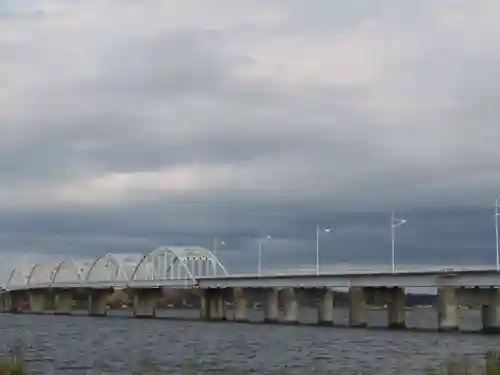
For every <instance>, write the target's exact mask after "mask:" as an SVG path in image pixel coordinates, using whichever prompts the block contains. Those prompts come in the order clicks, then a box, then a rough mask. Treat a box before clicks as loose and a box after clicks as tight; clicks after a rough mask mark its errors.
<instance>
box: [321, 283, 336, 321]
mask: <svg viewBox="0 0 500 375" xmlns="http://www.w3.org/2000/svg"><path fill="white" fill-rule="evenodd" d="M334 305H335V301H334V297H333V290H331V289H324V290H320V302H319V305H318V324H321V325H332V324H333V320H334Z"/></svg>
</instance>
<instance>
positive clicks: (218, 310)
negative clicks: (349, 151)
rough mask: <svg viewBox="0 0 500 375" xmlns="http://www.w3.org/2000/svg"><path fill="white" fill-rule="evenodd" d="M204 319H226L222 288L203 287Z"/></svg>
mask: <svg viewBox="0 0 500 375" xmlns="http://www.w3.org/2000/svg"><path fill="white" fill-rule="evenodd" d="M204 299H205V309H206V317H205V318H206V319H208V320H226V308H225V307H226V304H225V300H224V291H223V290H222V289H205V291H204Z"/></svg>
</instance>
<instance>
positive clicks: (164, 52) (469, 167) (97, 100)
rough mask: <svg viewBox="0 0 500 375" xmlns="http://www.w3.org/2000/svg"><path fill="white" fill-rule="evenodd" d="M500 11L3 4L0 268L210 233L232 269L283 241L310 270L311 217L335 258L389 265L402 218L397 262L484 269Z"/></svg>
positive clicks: (385, 4) (274, 4) (423, 5)
mask: <svg viewBox="0 0 500 375" xmlns="http://www.w3.org/2000/svg"><path fill="white" fill-rule="evenodd" d="M498 14H500V3H499V2H498V1H497V0H481V1H469V0H442V1H439V2H436V1H431V0H427V1H426V0H421V1H413V2H400V1H396V0H383V1H382V0H381V1H377V2H373V1H368V0H367V1H364V0H358V1H355V2H341V1H331V0H324V1H323V0H318V1H315V2H314V3H310V2H304V1H286V2H283V1H258V2H257V1H229V0H224V1H223V0H211V1H199V0H192V1H190V0H186V1H183V2H174V1H166V0H150V1H125V0H121V1H110V0H109V1H106V0H85V1H83V0H81V1H78V0H75V1H55V0H53V1H49V0H47V1H31V0H26V1H21V0H19V1H17V0H16V1H14V0H7V1H6V0H4V1H2V2H0V176H1V181H2V183H1V184H0V212H1V213H0V249H1V251H2V252H4V253H9V254H12V253H13V254H15V255H16V256H15V257H14V256H13V255H8V256H4V258H3V260H2V259H0V263H2V266H1V267H0V270H2V269H6V268H8V267H9V266H10V263H12V262H14V261H13V259H18V258H19V257H21V254H23V253H33V254H38V255H37V256H38V257H42V256H48V255H47V254H50V256H57V257H65V256H78V257H89V256H94V255H96V254H98V253H101V252H103V251H134V252H137V251H139V252H144V251H146V250H147V249H148V247H150V246H155V245H157V244H169V243H178V244H180V243H190V244H200V245H204V246H209V244H210V241H211V240H210V237H211V235H212V234H213V233H215V232H217V233H220V234H221V236H224V237H226V238H227V239H228V240H227V242H228V246H227V247H228V248H227V249H226V250H224V252H223V255H222V256H223V257H225V262H227V263H228V264H231V267H233V269H246V268H249V267H250V266H249V264H253V263H251V262H253V261H254V257H255V251H253V250H254V249H255V246H256V245H255V244H256V242H255V241H256V237H257V236H262V235H265V234H268V233H271V232H272V233H273V235H275V236H276V237H277V238H278V239H276V240H274V241H273V242H272V244H269V255H268V256H269V262H270V264H271V267H274V268H276V267H280V266H283V267H299V266H300V265H304V264H309V265H310V264H312V263H313V262H314V257H311V251H313V249H314V230H315V221H316V220H321V221H322V222H325V223H326V224H325V225H332V226H336V227H338V228H339V230H338V233H336V234H335V235H332V236H330V237H329V238H325V239H324V241H325V242H324V249H325V250H324V258H325V262H329V263H331V262H340V261H342V262H345V263H359V262H361V263H373V264H375V263H386V261H387V260H388V259H389V257H388V254H387V249H388V244H389V242H388V241H389V238H388V227H387V225H388V212H390V211H391V210H393V209H396V210H398V211H399V212H401V214H402V215H405V217H406V218H407V219H408V220H409V223H408V225H407V226H406V227H404V228H401V230H400V231H399V232H398V236H399V237H398V240H399V241H400V245H399V246H400V247H401V252H402V253H403V255H401V257H402V258H403V261H405V262H407V263H435V264H437V263H439V264H444V263H450V262H455V263H456V262H465V263H477V264H479V263H485V262H486V263H487V262H491V261H492V259H494V257H492V254H494V253H493V248H494V232H493V227H492V209H493V208H492V206H493V205H492V202H493V201H494V199H495V196H496V195H497V194H500V173H499V166H500V165H499V164H500V148H499V147H498V143H499V140H500V106H499V105H498V103H500V94H499V93H500V90H499V87H500V70H499V69H498V67H499V64H500V43H499V40H500V24H499V23H498ZM398 229H399V228H398ZM25 258H26V257H25ZM311 258H312V259H311ZM7 259H8V260H9V265H7ZM223 261H224V260H223ZM28 262H31V259H29V260H28ZM249 270H250V269H247V271H249Z"/></svg>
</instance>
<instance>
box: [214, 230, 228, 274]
mask: <svg viewBox="0 0 500 375" xmlns="http://www.w3.org/2000/svg"><path fill="white" fill-rule="evenodd" d="M225 244H226V243H225V242H224V241H220V242H219V239H218V238H217V236H214V237H213V253H214V256H215V259H218V258H217V249H218V247H219V246H218V245H222V246H224V245H225ZM214 276H217V264H216V263H215V262H214Z"/></svg>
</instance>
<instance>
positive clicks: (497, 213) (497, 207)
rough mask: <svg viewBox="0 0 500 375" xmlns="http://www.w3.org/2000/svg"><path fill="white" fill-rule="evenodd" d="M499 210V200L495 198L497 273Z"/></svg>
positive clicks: (499, 257)
mask: <svg viewBox="0 0 500 375" xmlns="http://www.w3.org/2000/svg"><path fill="white" fill-rule="evenodd" d="M499 208H500V202H499V199H498V198H497V199H496V200H495V235H496V250H497V253H496V254H497V272H498V271H500V253H499V247H498V216H500V213H499V212H498V209H499Z"/></svg>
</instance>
